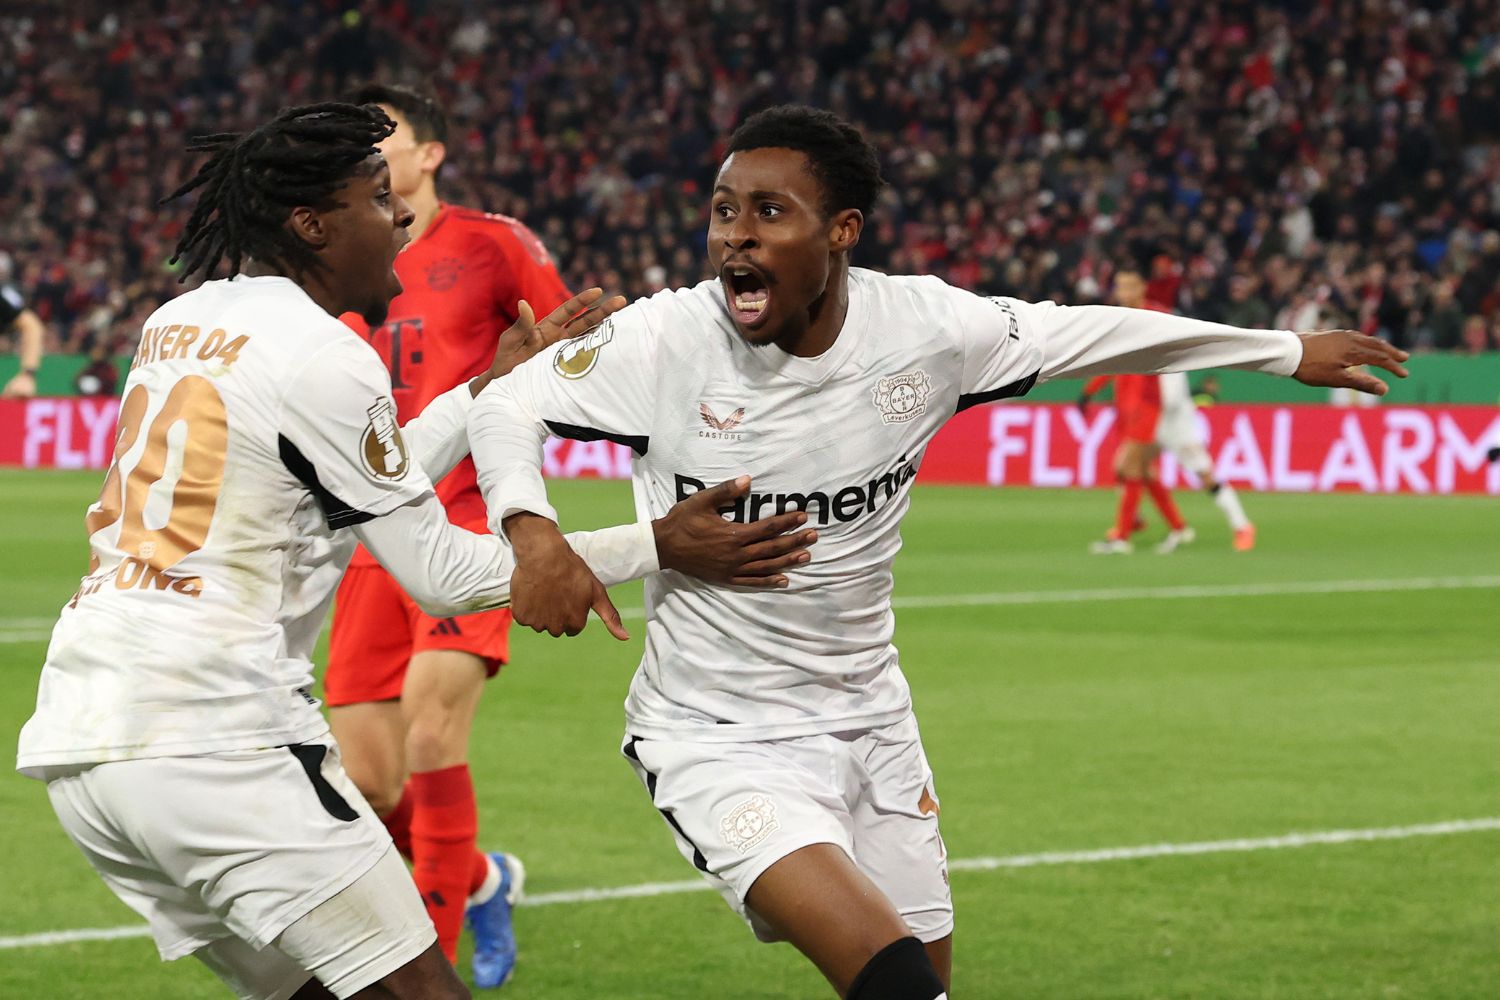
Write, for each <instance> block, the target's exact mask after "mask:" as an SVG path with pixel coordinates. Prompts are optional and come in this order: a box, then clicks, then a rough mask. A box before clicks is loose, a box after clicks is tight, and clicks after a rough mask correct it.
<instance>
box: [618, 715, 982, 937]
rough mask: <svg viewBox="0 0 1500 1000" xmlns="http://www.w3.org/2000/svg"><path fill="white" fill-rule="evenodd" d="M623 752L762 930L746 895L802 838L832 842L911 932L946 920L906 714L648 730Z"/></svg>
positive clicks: (944, 893) (936, 933) (933, 816)
mask: <svg viewBox="0 0 1500 1000" xmlns="http://www.w3.org/2000/svg"><path fill="white" fill-rule="evenodd" d="M621 752H623V753H624V754H625V756H626V757H627V758H628V759H629V760H630V762H631V765H632V766H633V767H634V768H635V771H636V774H637V776H639V777H640V779H641V781H642V782H644V783H645V785H646V790H647V791H648V792H649V793H650V795H651V801H652V804H653V805H655V806H656V808H657V809H658V810H659V811H660V812H661V814H662V817H663V818H664V819H665V820H666V821H667V824H668V825H669V826H670V827H671V828H672V832H673V834H674V835H675V837H676V840H677V848H678V850H679V851H681V852H682V856H683V857H684V858H686V859H687V860H688V861H689V862H691V863H692V864H693V866H694V867H696V868H697V869H698V870H699V871H700V872H702V873H703V875H704V877H705V878H706V879H708V881H709V883H710V884H712V885H713V886H714V888H716V889H717V890H718V891H719V893H720V895H722V896H723V897H724V899H725V901H726V902H728V903H729V905H730V907H731V908H733V909H734V910H735V912H736V913H738V914H739V915H740V916H741V917H742V918H744V919H745V921H746V922H747V923H749V924H750V927H751V929H752V930H754V931H755V934H756V937H758V938H760V939H761V940H762V941H774V940H776V937H775V935H774V934H773V933H772V931H771V929H770V928H769V927H767V926H766V925H765V923H764V922H762V921H761V920H760V919H759V918H757V917H756V915H755V914H754V912H752V911H751V910H750V909H749V908H748V907H747V906H746V905H745V896H746V894H747V893H749V891H750V887H751V886H752V885H754V884H755V880H756V879H758V878H760V876H761V875H762V874H764V873H765V871H766V869H768V868H770V867H771V866H772V865H773V864H775V863H776V862H777V861H780V860H781V859H782V858H784V857H786V856H787V855H789V854H791V853H792V852H794V851H797V850H799V849H801V848H803V847H807V846H809V845H811V844H834V845H836V846H838V847H840V848H842V849H843V850H844V852H845V853H846V854H848V855H849V857H850V858H851V859H853V861H854V863H855V864H857V865H858V866H859V868H860V870H861V871H863V872H864V873H865V874H866V875H868V876H869V877H870V878H871V880H872V881H874V883H875V884H876V885H877V886H879V887H880V890H881V892H883V893H884V894H885V896H886V898H888V899H889V900H890V901H891V902H892V903H893V904H894V905H895V907H896V910H897V911H898V912H899V913H900V914H901V916H902V918H903V919H904V920H905V921H906V924H907V926H908V927H910V928H911V932H912V933H913V934H914V935H916V936H917V937H918V938H920V939H921V940H923V941H936V940H938V939H940V938H943V937H946V936H948V935H949V934H951V933H952V932H953V896H952V894H951V893H950V892H949V889H948V852H947V849H946V848H945V847H944V846H943V838H942V837H941V836H940V835H939V833H938V801H937V793H936V791H935V789H934V787H933V781H932V769H931V768H929V767H928V766H927V755H926V754H925V753H924V752H923V751H922V740H921V736H920V734H919V733H918V731H917V722H916V719H915V718H913V717H912V716H907V717H906V718H905V719H902V720H901V721H899V722H895V723H892V724H890V725H888V726H883V727H881V728H878V729H872V730H859V731H857V732H850V733H833V734H825V735H818V736H802V737H797V738H794V739H785V740H765V741H760V742H746V743H711V742H682V741H677V740H647V739H638V738H636V737H632V736H630V735H628V734H627V735H626V737H625V743H624V746H623V747H621Z"/></svg>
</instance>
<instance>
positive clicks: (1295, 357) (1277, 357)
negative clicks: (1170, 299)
mask: <svg viewBox="0 0 1500 1000" xmlns="http://www.w3.org/2000/svg"><path fill="white" fill-rule="evenodd" d="M1017 310H1018V311H1020V312H1024V313H1027V314H1030V317H1031V318H1032V321H1033V322H1035V323H1036V324H1038V325H1039V326H1040V327H1041V329H1042V331H1043V345H1044V346H1043V360H1042V371H1041V380H1042V381H1046V380H1047V379H1053V378H1065V377H1070V376H1072V377H1078V376H1089V375H1102V374H1106V373H1110V374H1141V375H1159V374H1162V373H1164V372H1177V371H1195V370H1197V369H1200V368H1243V369H1246V370H1248V371H1256V372H1265V373H1266V374H1269V375H1291V374H1292V373H1293V372H1295V371H1296V370H1297V366H1298V365H1299V364H1301V363H1302V341H1301V339H1300V338H1298V336H1297V335H1296V334H1295V333H1292V332H1291V331H1290V330H1247V329H1244V328H1243V327H1237V326H1226V325H1224V324H1223V323H1208V322H1205V321H1203V320H1197V319H1191V318H1189V317H1186V316H1172V315H1169V314H1167V313H1161V312H1156V311H1154V310H1150V309H1124V308H1121V307H1119V306H1059V305H1054V304H1053V303H1050V302H1043V303H1039V304H1035V305H1033V304H1030V303H1017Z"/></svg>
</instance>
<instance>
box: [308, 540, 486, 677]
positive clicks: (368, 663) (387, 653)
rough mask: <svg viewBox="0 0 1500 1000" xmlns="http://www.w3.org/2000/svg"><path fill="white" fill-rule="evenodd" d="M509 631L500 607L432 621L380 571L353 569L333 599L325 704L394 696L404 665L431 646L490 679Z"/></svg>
mask: <svg viewBox="0 0 1500 1000" xmlns="http://www.w3.org/2000/svg"><path fill="white" fill-rule="evenodd" d="M509 632H510V611H509V610H507V609H506V608H495V609H493V610H491V611H481V612H479V613H478V614H472V615H459V616H458V617H456V618H434V617H432V616H431V615H426V614H423V613H422V609H421V608H419V607H417V603H416V602H415V601H413V600H412V599H411V598H410V597H407V596H406V593H405V592H404V591H403V590H402V589H401V586H400V584H398V583H397V582H396V581H395V579H394V578H392V576H391V575H390V574H389V573H387V572H386V571H385V569H384V568H382V567H380V566H351V567H349V569H348V571H347V572H345V573H344V580H343V582H342V583H340V584H339V590H338V594H337V595H336V596H335V597H334V608H333V630H332V632H331V633H330V635H329V640H328V670H327V672H326V673H325V674H324V675H323V697H324V700H325V701H327V703H328V704H329V705H355V704H359V703H361V702H367V701H388V700H390V699H392V698H399V697H401V686H402V685H403V684H404V683H405V682H406V665H407V664H408V663H410V662H411V658H412V657H413V656H414V655H416V654H417V653H422V652H426V651H427V650H432V649H453V650H457V651H459V652H461V653H472V654H474V655H475V656H477V657H479V658H480V659H482V660H484V668H485V672H486V673H488V674H489V676H491V677H493V676H495V675H496V674H497V673H499V672H500V667H501V665H502V664H504V663H505V661H506V659H507V658H508V657H509V655H510V640H509Z"/></svg>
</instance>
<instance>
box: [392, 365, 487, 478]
mask: <svg viewBox="0 0 1500 1000" xmlns="http://www.w3.org/2000/svg"><path fill="white" fill-rule="evenodd" d="M473 404H474V396H473V393H471V392H470V391H469V383H468V382H464V383H462V384H460V385H459V386H457V387H455V388H453V389H449V390H448V391H447V392H445V393H443V394H442V395H441V396H438V397H436V398H434V399H433V400H432V402H430V403H428V404H427V406H426V408H425V409H423V410H422V412H421V413H419V414H417V415H416V416H415V417H412V418H411V419H410V420H408V421H407V422H406V423H405V424H403V425H402V427H401V433H402V434H403V435H405V437H406V444H407V447H408V448H410V449H411V453H412V457H413V458H414V459H415V460H416V463H417V465H418V467H420V468H421V470H422V471H423V472H425V473H427V478H428V479H430V480H432V481H433V482H437V481H438V480H439V479H442V478H443V477H444V476H446V475H447V474H448V473H449V472H452V471H453V467H454V466H456V465H457V464H458V463H459V462H462V461H463V460H464V459H465V458H466V457H468V454H469V435H468V422H469V410H470V408H471V407H472V406H473Z"/></svg>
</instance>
